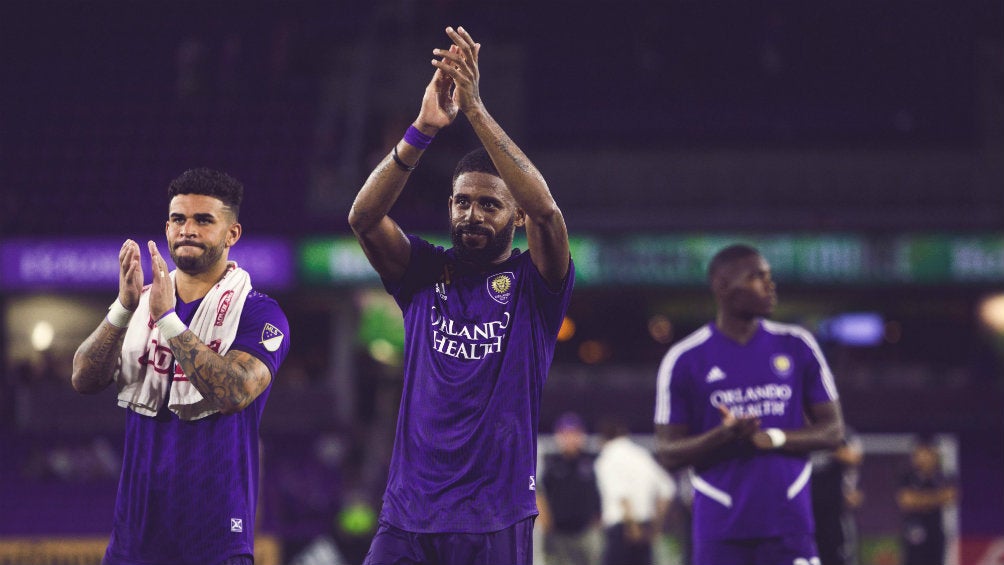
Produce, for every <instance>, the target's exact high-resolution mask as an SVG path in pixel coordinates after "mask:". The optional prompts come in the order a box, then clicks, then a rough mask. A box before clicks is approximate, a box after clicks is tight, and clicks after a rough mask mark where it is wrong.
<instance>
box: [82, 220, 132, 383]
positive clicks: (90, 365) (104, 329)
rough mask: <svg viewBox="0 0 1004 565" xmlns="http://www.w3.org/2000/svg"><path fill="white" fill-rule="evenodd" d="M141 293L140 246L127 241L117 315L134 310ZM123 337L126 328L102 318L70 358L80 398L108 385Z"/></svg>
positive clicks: (121, 261) (121, 264)
mask: <svg viewBox="0 0 1004 565" xmlns="http://www.w3.org/2000/svg"><path fill="white" fill-rule="evenodd" d="M142 291H143V271H142V270H141V269H140V263H139V244H138V243H136V242H135V241H133V240H131V239H127V240H125V242H124V243H123V244H122V248H121V249H120V250H119V297H118V302H119V304H120V305H121V308H124V309H125V310H124V311H123V310H121V309H120V310H119V312H120V315H121V313H123V312H131V311H133V310H135V309H136V305H137V304H139V295H140V294H141V293H142ZM122 321H123V320H119V322H122ZM126 324H128V322H126ZM120 325H122V324H120ZM125 333H126V328H125V327H117V326H115V325H112V324H111V323H110V322H109V321H108V318H105V319H104V320H102V321H101V324H100V325H98V328H97V329H96V330H94V332H93V333H92V334H91V335H90V336H88V337H87V339H85V340H84V342H83V343H81V344H80V347H78V348H77V352H76V353H74V355H73V374H72V376H71V377H70V382H71V383H72V384H73V389H74V390H76V391H77V392H79V393H82V394H95V393H98V392H101V391H102V390H104V389H105V388H107V387H108V385H110V384H111V382H112V379H113V378H114V377H115V370H116V369H117V368H118V362H119V356H120V354H121V352H122V340H123V338H125Z"/></svg>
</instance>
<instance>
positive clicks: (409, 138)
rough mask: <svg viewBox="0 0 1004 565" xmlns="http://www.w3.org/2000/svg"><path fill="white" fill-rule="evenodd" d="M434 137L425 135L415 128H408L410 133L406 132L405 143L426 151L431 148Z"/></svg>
mask: <svg viewBox="0 0 1004 565" xmlns="http://www.w3.org/2000/svg"><path fill="white" fill-rule="evenodd" d="M433 137H434V136H431V135H425V134H424V133H422V132H421V130H419V129H418V128H417V127H415V126H408V131H406V132H404V142H405V143H407V144H408V145H411V146H412V147H415V148H416V149H426V148H427V147H429V144H430V143H432V138H433Z"/></svg>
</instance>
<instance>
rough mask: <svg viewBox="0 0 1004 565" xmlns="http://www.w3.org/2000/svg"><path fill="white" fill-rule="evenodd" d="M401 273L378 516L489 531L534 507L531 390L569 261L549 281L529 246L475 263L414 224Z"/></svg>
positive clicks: (540, 376)
mask: <svg viewBox="0 0 1004 565" xmlns="http://www.w3.org/2000/svg"><path fill="white" fill-rule="evenodd" d="M409 239H410V240H411V259H410V262H409V264H408V270H407V272H406V273H405V275H404V277H403V278H402V280H401V281H399V282H397V283H394V284H390V283H388V284H387V290H388V292H390V293H391V294H392V295H393V296H394V298H395V300H396V301H397V303H398V305H399V306H400V307H401V310H402V311H403V313H404V326H405V352H404V391H403V394H402V397H401V409H400V414H399V416H398V420H397V433H396V437H395V441H394V453H393V456H392V459H391V463H390V472H389V477H388V479H387V489H386V491H385V492H384V499H383V502H384V503H383V509H382V511H381V519H382V520H383V521H385V522H387V523H389V524H390V525H392V526H394V527H397V528H400V529H402V530H406V531H409V532H416V533H435V532H464V533H487V532H495V531H499V530H502V529H504V528H507V527H509V526H511V525H513V524H515V523H516V522H518V521H520V520H522V519H524V518H527V517H529V516H533V515H535V514H536V513H537V505H536V499H535V492H534V491H535V489H536V476H535V473H536V464H537V424H538V418H539V409H540V398H541V393H542V390H543V386H544V380H545V379H546V377H547V371H548V368H549V367H550V365H551V359H552V357H553V356H554V346H555V342H556V340H557V335H558V329H559V328H560V327H561V321H562V319H563V318H564V315H565V310H566V309H567V308H568V300H569V297H570V296H571V291H572V283H573V280H574V270H573V267H572V265H571V264H569V272H568V276H567V278H566V280H565V283H564V286H563V287H562V288H561V290H559V291H558V292H552V291H551V290H549V289H548V288H547V284H546V283H545V281H544V279H543V278H542V277H541V276H540V273H538V272H537V269H536V267H534V265H533V262H531V260H530V255H529V253H519V252H518V251H515V252H514V253H513V255H512V256H511V257H510V258H509V259H508V260H507V261H505V262H504V263H502V264H500V265H494V266H492V267H490V270H487V271H477V270H475V269H473V268H472V267H469V266H466V264H465V263H463V262H458V261H457V260H456V258H455V256H454V253H453V250H449V251H446V250H443V248H441V247H434V246H433V245H431V244H430V243H428V242H426V241H424V240H421V239H419V238H417V237H414V236H409Z"/></svg>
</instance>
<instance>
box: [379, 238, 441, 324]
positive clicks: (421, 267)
mask: <svg viewBox="0 0 1004 565" xmlns="http://www.w3.org/2000/svg"><path fill="white" fill-rule="evenodd" d="M408 240H409V241H410V242H411V256H410V258H409V259H408V268H407V269H406V270H405V272H404V276H402V277H401V280H399V281H388V280H384V281H383V285H384V289H385V290H386V291H387V293H388V294H390V295H391V296H393V297H394V300H395V301H396V302H397V304H398V306H400V307H401V309H402V310H404V309H405V308H406V307H407V306H408V304H409V303H410V302H411V298H412V296H414V295H415V292H416V291H417V290H418V289H420V288H423V287H426V286H428V285H430V284H433V283H435V282H436V281H437V280H439V279H440V278H442V277H443V276H444V272H443V271H444V269H445V267H446V262H447V259H446V251H444V250H443V248H442V247H437V246H435V245H433V244H431V243H429V242H428V241H425V240H424V239H422V238H420V237H418V236H415V235H409V236H408Z"/></svg>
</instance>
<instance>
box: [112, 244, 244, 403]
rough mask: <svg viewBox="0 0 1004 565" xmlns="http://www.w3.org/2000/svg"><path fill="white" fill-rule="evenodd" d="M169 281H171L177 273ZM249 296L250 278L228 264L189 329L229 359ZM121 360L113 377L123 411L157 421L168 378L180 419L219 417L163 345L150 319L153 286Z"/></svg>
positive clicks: (139, 310)
mask: <svg viewBox="0 0 1004 565" xmlns="http://www.w3.org/2000/svg"><path fill="white" fill-rule="evenodd" d="M170 276H171V278H172V280H173V279H174V271H171V275H170ZM249 292H251V277H250V276H249V275H248V273H247V271H245V270H244V269H241V268H240V267H238V266H237V263H235V262H233V261H231V262H229V263H228V264H227V272H226V274H224V275H223V278H222V279H220V282H218V283H216V285H215V286H214V287H213V288H212V289H211V290H210V291H209V293H208V294H206V296H205V298H203V299H202V303H201V304H199V309H198V310H196V311H195V316H194V317H193V318H192V323H191V324H189V329H191V330H192V332H194V333H195V335H196V336H198V338H199V339H201V340H202V341H203V343H205V344H206V345H208V346H209V347H210V348H211V349H212V350H214V351H216V352H217V353H219V354H220V355H224V354H226V352H227V350H229V349H230V346H231V345H232V344H233V342H234V338H235V337H236V336H237V325H238V322H240V319H241V312H242V311H243V310H244V301H245V299H247V296H248V293H249ZM119 361H120V368H119V372H118V374H117V375H116V376H115V384H116V386H117V387H118V391H119V395H118V399H119V406H122V407H125V408H129V409H131V410H133V411H135V412H137V413H139V414H143V415H146V416H155V415H156V414H157V411H158V410H160V407H161V405H162V404H163V402H164V397H165V396H166V391H167V388H168V383H169V381H168V379H173V381H174V382H173V383H171V387H170V388H171V395H170V396H171V397H170V398H169V399H168V404H167V407H168V408H170V409H171V411H172V412H174V413H175V414H177V415H178V417H179V418H181V419H182V420H198V419H199V418H205V417H206V416H209V415H210V414H214V413H216V412H218V410H217V409H216V408H215V407H214V406H213V404H212V402H210V401H209V400H206V399H205V398H203V397H202V394H201V393H200V392H199V391H198V390H197V389H196V388H195V387H194V386H193V385H192V383H190V382H189V381H188V378H187V377H186V376H185V375H184V374H183V373H182V372H181V370H180V368H179V369H177V370H175V365H176V363H175V361H174V355H173V354H172V353H171V348H170V346H168V344H167V342H166V341H163V342H162V341H161V339H160V330H159V329H158V328H157V326H156V325H154V323H153V321H152V320H151V319H150V287H149V286H147V287H146V288H144V289H143V293H142V294H141V295H140V298H139V305H138V306H137V307H136V312H135V313H134V314H133V316H132V320H131V321H130V322H129V329H127V330H126V334H125V340H124V341H123V343H122V357H121V358H120V360H119Z"/></svg>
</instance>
